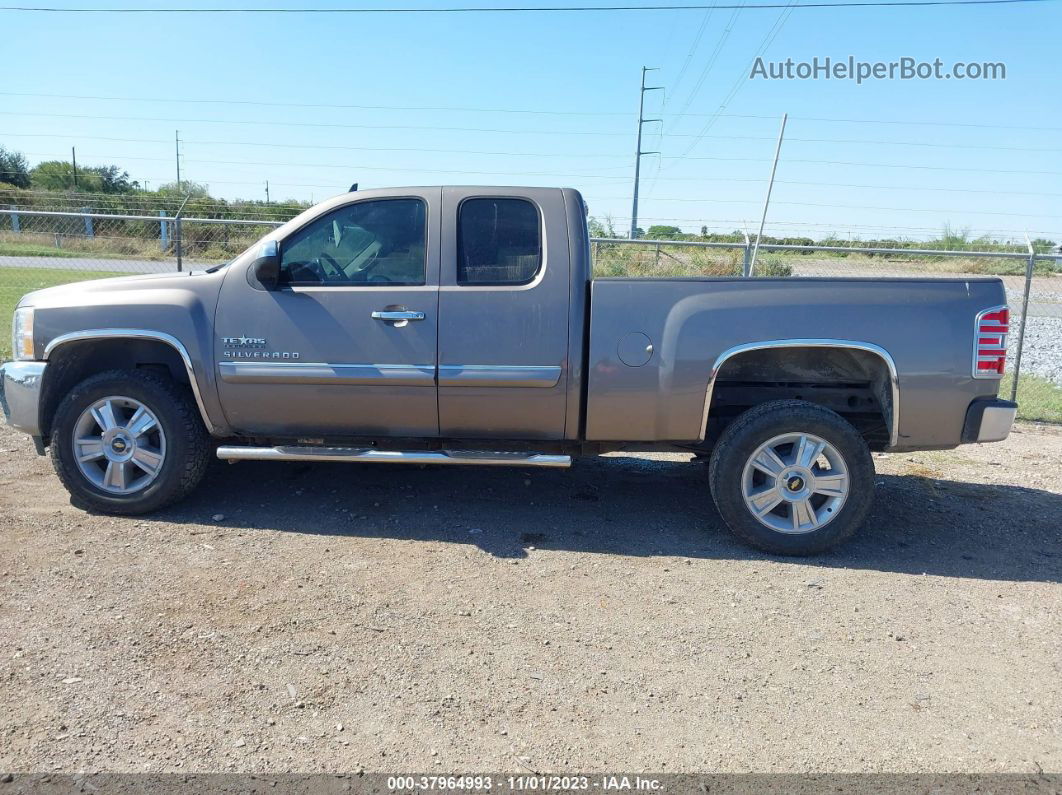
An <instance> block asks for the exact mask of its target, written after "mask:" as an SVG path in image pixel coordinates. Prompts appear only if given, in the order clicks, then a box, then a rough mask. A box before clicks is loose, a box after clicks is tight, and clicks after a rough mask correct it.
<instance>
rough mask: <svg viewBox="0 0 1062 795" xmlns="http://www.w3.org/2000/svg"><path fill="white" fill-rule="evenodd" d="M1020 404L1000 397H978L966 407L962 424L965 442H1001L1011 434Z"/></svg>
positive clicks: (963, 440)
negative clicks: (964, 420) (964, 419)
mask: <svg viewBox="0 0 1062 795" xmlns="http://www.w3.org/2000/svg"><path fill="white" fill-rule="evenodd" d="M1017 413H1018V404H1017V403H1014V402H1012V401H1010V400H1000V399H999V398H978V399H977V400H975V401H974V402H973V403H971V404H970V407H969V408H968V409H966V422H965V423H964V424H963V426H962V442H963V444H971V443H974V442H1001V441H1003V440H1004V439H1006V438H1007V436H1009V435H1010V428H1011V426H1012V425H1013V424H1014V416H1015V415H1016V414H1017Z"/></svg>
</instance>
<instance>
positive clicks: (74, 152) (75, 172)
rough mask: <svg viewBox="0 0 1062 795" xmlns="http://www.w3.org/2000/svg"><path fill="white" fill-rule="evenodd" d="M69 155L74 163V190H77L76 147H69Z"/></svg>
mask: <svg viewBox="0 0 1062 795" xmlns="http://www.w3.org/2000/svg"><path fill="white" fill-rule="evenodd" d="M70 157H71V159H72V162H73V165H74V190H77V149H76V148H75V147H73V146H71V147H70Z"/></svg>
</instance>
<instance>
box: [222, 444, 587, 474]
mask: <svg viewBox="0 0 1062 795" xmlns="http://www.w3.org/2000/svg"><path fill="white" fill-rule="evenodd" d="M218 458H220V459H221V460H222V461H344V462H348V463H355V464H462V465H466V466H467V465H472V466H503V467H505V466H508V467H561V468H563V467H570V466H571V465H572V457H571V456H570V455H546V454H544V453H508V452H481V451H478V450H418V451H411V452H402V451H399V450H375V449H372V448H362V447H310V446H308V445H291V446H287V447H243V446H239V445H222V446H221V447H219V448H218Z"/></svg>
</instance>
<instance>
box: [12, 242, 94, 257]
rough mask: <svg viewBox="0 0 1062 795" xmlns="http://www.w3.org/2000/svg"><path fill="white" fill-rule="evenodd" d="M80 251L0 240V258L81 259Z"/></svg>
mask: <svg viewBox="0 0 1062 795" xmlns="http://www.w3.org/2000/svg"><path fill="white" fill-rule="evenodd" d="M83 256H85V255H84V254H83V253H82V252H80V251H68V250H67V249H64V248H56V247H55V246H45V245H42V244H40V243H10V242H8V241H6V240H0V257H83Z"/></svg>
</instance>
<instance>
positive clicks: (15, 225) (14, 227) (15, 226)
mask: <svg viewBox="0 0 1062 795" xmlns="http://www.w3.org/2000/svg"><path fill="white" fill-rule="evenodd" d="M11 231H12V232H14V233H15V234H16V235H17V234H19V233H20V232H21V231H22V227H21V226H20V225H19V222H18V213H17V212H15V205H13V204H12V205H11Z"/></svg>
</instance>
